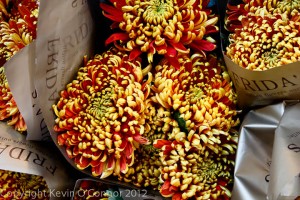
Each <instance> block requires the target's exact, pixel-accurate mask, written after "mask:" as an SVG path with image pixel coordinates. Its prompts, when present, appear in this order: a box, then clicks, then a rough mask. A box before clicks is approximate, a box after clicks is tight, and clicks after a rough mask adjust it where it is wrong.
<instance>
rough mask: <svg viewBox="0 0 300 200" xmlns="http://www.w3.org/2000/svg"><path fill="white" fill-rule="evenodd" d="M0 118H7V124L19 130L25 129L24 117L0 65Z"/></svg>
mask: <svg viewBox="0 0 300 200" xmlns="http://www.w3.org/2000/svg"><path fill="white" fill-rule="evenodd" d="M0 120H1V121H2V120H7V124H8V125H10V126H13V127H14V128H15V129H16V130H17V131H19V132H24V131H26V130H27V126H26V124H25V121H24V118H23V117H22V115H21V113H20V111H19V109H18V107H17V104H16V102H15V100H14V98H13V96H12V93H11V91H10V89H9V86H8V82H7V79H6V76H5V73H4V67H0Z"/></svg>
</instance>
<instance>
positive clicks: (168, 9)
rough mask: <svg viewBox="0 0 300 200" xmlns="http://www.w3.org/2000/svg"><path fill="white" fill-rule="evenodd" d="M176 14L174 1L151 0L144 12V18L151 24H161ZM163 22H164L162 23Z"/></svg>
mask: <svg viewBox="0 0 300 200" xmlns="http://www.w3.org/2000/svg"><path fill="white" fill-rule="evenodd" d="M173 15H174V8H173V2H172V1H170V0H153V1H150V2H149V4H148V5H147V7H146V10H145V12H144V14H143V19H144V21H145V22H148V23H149V24H154V25H157V24H161V23H162V22H166V21H167V20H168V19H170V18H171V17H172V16H173ZM162 24H163V23H162Z"/></svg>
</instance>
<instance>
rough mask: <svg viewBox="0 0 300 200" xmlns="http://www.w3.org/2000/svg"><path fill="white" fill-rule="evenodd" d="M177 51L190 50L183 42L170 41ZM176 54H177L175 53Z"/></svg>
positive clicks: (186, 51)
mask: <svg viewBox="0 0 300 200" xmlns="http://www.w3.org/2000/svg"><path fill="white" fill-rule="evenodd" d="M170 44H171V45H172V46H173V47H174V48H175V49H176V50H177V51H179V52H182V53H189V50H188V49H187V48H186V47H185V46H184V45H183V44H182V43H181V42H179V43H172V42H171V43H170ZM175 56H176V55H175Z"/></svg>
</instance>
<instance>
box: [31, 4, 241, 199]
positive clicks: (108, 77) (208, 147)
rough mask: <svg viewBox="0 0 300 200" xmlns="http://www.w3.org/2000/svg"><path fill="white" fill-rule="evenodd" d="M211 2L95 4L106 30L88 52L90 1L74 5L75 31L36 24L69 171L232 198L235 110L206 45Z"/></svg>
mask: <svg viewBox="0 0 300 200" xmlns="http://www.w3.org/2000/svg"><path fill="white" fill-rule="evenodd" d="M208 3H209V1H190V2H187V1H179V2H173V1H162V2H160V1H114V0H112V1H110V2H106V3H101V4H100V7H101V10H100V9H99V10H98V12H100V13H98V15H101V16H102V18H101V19H102V20H103V21H101V20H100V22H99V21H98V22H99V23H100V25H103V24H105V23H106V22H107V19H106V18H108V19H109V20H111V21H112V22H110V23H109V25H111V26H107V27H106V26H102V28H103V29H102V30H101V31H103V32H107V33H111V34H110V35H109V36H108V37H107V38H103V40H102V43H103V48H102V49H100V50H101V51H100V52H99V53H95V54H91V53H90V54H88V53H89V50H92V47H91V46H88V45H89V44H90V43H91V42H93V41H94V40H95V39H94V38H93V37H91V36H92V31H93V29H92V27H93V24H92V23H90V21H89V19H88V16H85V15H86V13H84V14H85V15H84V14H83V12H80V11H79V10H80V9H79V7H80V8H81V9H82V8H83V7H85V6H87V4H83V5H82V4H77V6H78V7H76V8H75V7H74V8H73V9H74V12H75V11H76V12H78V17H79V18H80V21H78V20H77V21H76V22H77V23H78V26H75V25H74V24H72V27H71V28H73V29H74V32H72V31H71V30H73V29H71V28H70V29H66V26H69V25H70V24H71V23H70V24H69V21H68V20H67V19H68V18H66V20H65V21H60V24H59V25H56V26H54V27H56V28H55V29H51V30H50V31H48V30H47V27H46V26H42V25H41V27H40V28H39V29H38V30H40V31H41V33H43V34H41V35H42V36H41V37H39V38H38V39H37V41H36V42H37V49H36V52H39V54H37V66H38V67H37V68H36V69H37V71H36V72H37V73H38V76H37V78H36V79H35V86H36V88H37V93H38V94H39V95H40V96H39V98H38V100H39V102H40V106H41V110H42V112H43V116H44V119H45V123H46V124H47V126H48V129H49V132H50V134H51V137H52V139H53V140H54V142H55V143H56V145H57V146H58V148H59V149H60V151H61V152H62V153H63V154H64V156H65V157H66V159H67V160H68V161H69V162H70V163H71V164H72V165H73V166H74V167H75V168H76V169H78V170H80V171H82V172H84V173H86V174H87V175H90V176H93V177H95V178H98V179H101V180H103V181H104V182H105V181H106V182H108V183H110V184H117V185H122V186H123V187H127V188H128V187H130V188H141V190H139V191H142V190H144V189H147V190H159V192H160V193H161V195H162V196H164V197H172V199H193V198H195V197H200V198H209V199H229V198H230V197H231V189H232V183H233V169H234V159H235V152H236V146H237V132H236V130H235V129H236V127H237V125H238V124H239V117H238V111H237V109H236V103H237V102H236V94H235V92H234V91H233V88H232V83H231V80H230V78H229V75H228V73H227V72H226V70H225V67H224V64H223V62H222V61H221V60H220V59H219V58H218V57H217V56H216V55H215V52H211V51H213V50H215V49H216V47H217V46H216V41H215V40H214V39H213V35H214V34H217V33H218V27H217V26H216V23H217V21H218V17H217V16H216V15H215V13H214V12H212V10H211V8H210V7H209V4H208ZM46 4H52V2H51V3H50V2H49V1H48V2H47V3H45V4H44V5H46ZM65 5H66V6H67V5H69V6H70V5H71V4H68V3H66V4H65ZM44 8H47V7H44ZM42 10H43V2H41V11H42ZM51 12H52V11H50V10H49V13H50V14H47V12H46V13H45V16H47V17H48V16H49V15H50V16H51ZM102 12H103V15H102ZM103 16H104V17H106V18H104V17H103ZM40 18H43V12H41V14H40ZM69 20H70V21H71V20H74V18H70V19H69ZM97 26H99V24H97ZM105 28H107V29H105ZM109 28H112V30H113V32H112V31H111V30H110V29H109ZM38 33H39V32H38ZM72 33H77V36H79V40H72V37H71V36H73V35H72ZM78 34H79V35H78ZM96 35H97V34H96ZM75 36H76V34H75ZM61 38H65V40H62V39H61ZM77 39H78V38H77ZM69 41H70V42H72V41H76V42H75V43H68V42H69ZM66 42H67V43H66ZM71 44H72V45H71ZM98 49H99V48H98ZM210 52H211V53H210ZM86 54H87V56H85V55H86ZM82 58H83V59H82ZM82 60H83V62H82ZM49 111H50V112H49ZM101 198H102V197H101ZM103 198H105V197H103Z"/></svg>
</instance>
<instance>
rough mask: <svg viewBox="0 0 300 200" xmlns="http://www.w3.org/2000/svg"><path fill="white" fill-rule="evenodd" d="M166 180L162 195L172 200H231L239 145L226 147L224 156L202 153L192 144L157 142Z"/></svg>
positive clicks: (231, 144) (225, 145) (234, 144)
mask: <svg viewBox="0 0 300 200" xmlns="http://www.w3.org/2000/svg"><path fill="white" fill-rule="evenodd" d="M154 146H155V147H157V148H160V149H161V150H162V151H161V153H160V154H161V156H162V165H163V167H162V172H161V173H162V174H161V178H162V179H163V181H164V184H163V185H162V187H161V189H160V192H161V194H162V195H163V196H164V197H172V199H173V200H181V199H219V200H220V199H230V197H231V193H230V190H231V188H230V187H231V184H232V181H233V176H232V172H233V169H234V157H235V156H234V155H235V151H236V143H234V142H232V143H227V144H224V147H223V151H222V153H221V152H220V153H219V154H215V153H214V152H210V151H205V152H202V151H199V150H198V149H197V148H194V147H192V146H191V144H190V143H189V142H187V141H186V142H184V143H183V142H177V141H173V142H171V141H167V140H158V141H157V142H156V143H155V144H154Z"/></svg>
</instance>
